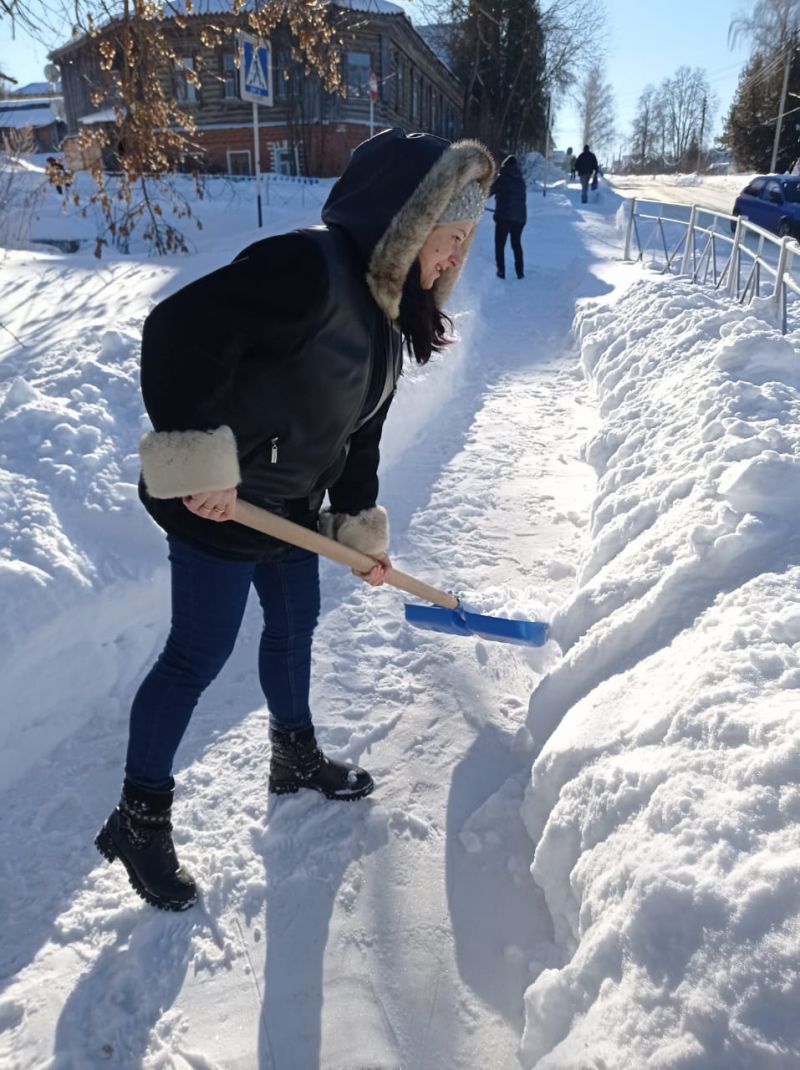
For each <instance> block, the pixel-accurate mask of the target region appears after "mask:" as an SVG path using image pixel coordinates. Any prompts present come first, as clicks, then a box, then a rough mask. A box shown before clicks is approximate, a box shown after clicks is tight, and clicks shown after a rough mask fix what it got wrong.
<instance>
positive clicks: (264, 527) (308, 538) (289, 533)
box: [234, 498, 458, 609]
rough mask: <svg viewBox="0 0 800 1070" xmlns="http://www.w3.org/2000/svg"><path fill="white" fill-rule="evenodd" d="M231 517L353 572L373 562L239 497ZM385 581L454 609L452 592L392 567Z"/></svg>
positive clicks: (434, 602) (338, 543) (363, 569)
mask: <svg viewBox="0 0 800 1070" xmlns="http://www.w3.org/2000/svg"><path fill="white" fill-rule="evenodd" d="M234 518H235V520H236V522H237V523H239V524H244V526H245V527H247V528H254V529H255V530H256V531H261V532H263V533H264V534H265V535H272V537H273V538H275V539H280V540H281V541H282V542H288V543H290V544H291V545H292V546H299V547H300V549H301V550H310V551H311V552H312V553H314V554H319V555H320V557H327V558H330V560H331V561H338V562H339V564H340V565H348V566H349V567H350V568H354V569H355V570H356V571H357V572H369V570H370V569H371V568H372V567H373V565H374V564H375V563H376V561H375V558H374V557H370V556H369V554H362V553H361V552H360V551H359V550H353V549H351V548H350V547H349V546H345V545H344V544H343V543H341V542H336V541H335V540H334V539H329V538H327V537H326V536H325V535H320V534H319V532H317V531H309V529H308V528H304V527H301V526H300V524H294V523H293V522H292V521H291V520H286V519H285V518H284V517H282V516H275V514H274V513H269V512H267V510H266V509H261V508H259V506H257V505H252V504H251V503H250V502H243V501H242V500H241V498H238V499H237V501H236V509H235V512H234ZM386 582H387V583H390V584H391V585H392V587H397V588H398V589H399V590H401V591H405V592H406V594H413V595H416V597H417V598H424V599H425V600H426V601H427V602H433V604H434V605H436V606H442V607H443V608H444V609H457V608H458V599H457V598H456V597H455V595H452V594H449V593H448V592H447V591H440V590H438V589H437V588H436V587H430V586H429V585H428V584H427V583H423V582H422V581H421V580H417V579H415V578H414V577H413V576H408V575H406V573H405V572H400V571H399V570H398V569H396V568H388V569H387V570H386Z"/></svg>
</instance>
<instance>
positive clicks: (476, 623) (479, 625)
mask: <svg viewBox="0 0 800 1070" xmlns="http://www.w3.org/2000/svg"><path fill="white" fill-rule="evenodd" d="M406 620H407V621H408V623H409V624H413V625H414V626H415V627H417V628H427V629H428V630H429V631H432V632H444V633H446V634H448V635H479V636H481V637H482V638H483V639H491V640H492V641H493V642H497V643H520V644H523V645H525V646H544V644H545V643H546V642H547V636H548V633H549V631H550V625H549V624H545V623H544V622H543V621H536V620H510V619H509V618H508V617H488V616H486V615H485V614H483V613H472V612H470V611H469V610H465V609H463V608H461V607H459V608H458V609H442V608H441V607H440V606H417V605H409V604H408V603H406Z"/></svg>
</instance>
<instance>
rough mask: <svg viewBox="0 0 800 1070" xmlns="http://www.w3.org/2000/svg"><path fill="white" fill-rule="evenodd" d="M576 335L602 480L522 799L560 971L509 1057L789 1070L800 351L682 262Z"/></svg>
mask: <svg viewBox="0 0 800 1070" xmlns="http://www.w3.org/2000/svg"><path fill="white" fill-rule="evenodd" d="M576 330H577V333H578V336H579V338H580V341H581V346H582V359H583V365H584V369H585V372H586V374H587V376H588V377H589V378H590V379H591V380H592V382H593V383H594V385H595V387H596V390H597V396H598V403H599V407H600V413H601V417H602V426H601V430H600V432H599V433H598V434H597V435H596V436H595V438H594V439H593V440H592V441H591V442H590V443H589V445H588V447H587V451H586V452H587V459H588V460H589V461H590V462H591V463H592V464H593V466H594V467H595V468H596V470H597V473H598V477H599V481H598V489H597V497H596V500H595V503H594V508H593V515H592V524H591V534H590V540H589V543H588V546H587V549H586V555H585V560H584V562H583V567H582V570H581V572H580V574H579V577H578V585H577V590H576V593H575V596H574V598H573V599H572V600H571V602H569V603H568V604H567V605H566V606H565V607H564V608H563V610H562V612H561V613H560V614H559V616H558V618H557V619H556V621H555V624H554V627H555V633H556V636H557V638H558V639H559V641H560V643H561V645H562V648H563V649H564V652H565V657H564V660H563V661H562V662H561V663H560V664H559V666H558V667H557V668H556V669H555V670H554V671H553V672H552V673H551V674H550V675H549V676H548V677H547V678H546V679H545V680H544V681H542V683H541V684H540V686H539V687H538V688H537V690H536V691H535V692H534V694H533V695H532V698H531V704H530V714H529V729H530V731H531V733H532V735H533V737H534V739H535V740H536V741H537V743H539V744H540V745H541V744H544V746H543V749H542V750H541V752H540V754H539V757H538V759H537V761H536V763H535V765H534V769H533V777H532V785H531V788H530V789H529V790H528V793H527V797H526V800H525V803H524V805H523V815H524V817H525V820H526V824H527V827H528V829H529V831H530V833H531V835H532V837H533V839H534V841H535V842H536V844H537V847H536V853H535V859H534V865H533V869H532V871H533V874H534V878H535V880H536V881H537V883H538V884H540V885H541V887H542V888H543V889H544V891H545V894H546V897H547V901H548V904H549V907H550V910H551V912H552V914H553V918H554V921H555V926H556V937H557V940H558V941H559V943H560V945H561V947H562V949H563V953H564V965H563V966H562V967H561V968H560V969H550V970H546V971H544V972H543V973H541V974H540V975H539V976H538V977H537V978H536V980H535V982H534V983H533V984H532V985H531V986H530V988H529V989H528V991H527V993H526V998H525V1002H526V1029H525V1035H524V1038H523V1045H522V1061H523V1063H524V1065H525V1066H526V1067H534V1066H535V1067H537V1070H554V1068H556V1067H558V1068H567V1067H569V1068H572V1070H577V1068H579V1067H580V1068H583V1067H603V1068H605V1070H613V1068H617V1067H620V1068H621V1067H630V1066H636V1067H639V1066H648V1067H650V1068H655V1067H658V1068H664V1070H666V1068H669V1070H677V1068H678V1067H680V1068H682V1070H683V1068H689V1067H692V1068H696V1070H734V1068H737V1067H739V1068H742V1070H745V1068H746V1070H757V1068H760V1067H770V1068H773V1067H782V1068H787V1070H788V1068H790V1067H792V1068H796V1067H797V1066H798V1065H800V1024H798V1022H800V1019H798V1017H797V1015H796V1013H795V1009H796V1006H797V1003H798V997H799V996H800V982H799V981H798V972H797V964H798V961H800V929H799V928H798V901H799V900H798V890H800V846H799V842H800V838H799V837H798V834H797V822H798V820H799V819H800V786H799V785H798V781H800V694H798V692H799V691H800V567H799V564H800V541H799V540H798V535H797V530H798V520H800V355H798V352H797V349H796V347H795V345H793V344H792V340H787V339H785V338H782V337H781V336H780V335H779V334H777V333H776V332H775V331H774V330H773V329H772V328H771V327H769V326H767V325H766V324H765V323H764V322H763V321H760V320H758V319H756V318H755V317H754V316H752V315H751V314H750V313H748V311H747V310H743V309H741V308H739V307H737V306H732V305H730V304H729V303H728V302H727V301H725V300H722V299H717V298H715V297H713V296H709V293H708V291H701V290H699V289H697V288H693V287H691V286H690V285H689V284H688V283H681V282H676V281H675V280H663V281H657V282H641V283H639V284H638V285H636V286H634V287H632V288H631V290H629V291H628V292H627V293H626V294H625V295H624V296H623V297H621V298H620V300H619V302H618V303H617V304H615V305H614V306H613V308H602V307H598V306H593V307H588V308H586V309H584V310H583V311H582V312H581V313H579V315H578V316H577V319H576ZM794 341H796V339H795V340H794ZM551 733H552V734H551ZM548 737H549V738H548Z"/></svg>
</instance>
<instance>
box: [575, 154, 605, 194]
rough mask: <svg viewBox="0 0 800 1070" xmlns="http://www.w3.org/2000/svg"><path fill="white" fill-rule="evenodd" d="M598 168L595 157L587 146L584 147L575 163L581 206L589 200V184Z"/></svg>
mask: <svg viewBox="0 0 800 1070" xmlns="http://www.w3.org/2000/svg"><path fill="white" fill-rule="evenodd" d="M599 168H600V165H599V164H598V162H597V157H596V156H595V154H594V153H593V152H592V151H591V149H590V148H589V146H588V145H584V146H583V152H582V153H581V154H580V156H579V157H578V158H577V160H576V161H575V170H576V171H577V172H578V178H579V179H580V180H581V204H586V202H587V201H588V200H589V182H590V181H591V180H592V176H593V175H594V176H596V175H597V172H598V170H599Z"/></svg>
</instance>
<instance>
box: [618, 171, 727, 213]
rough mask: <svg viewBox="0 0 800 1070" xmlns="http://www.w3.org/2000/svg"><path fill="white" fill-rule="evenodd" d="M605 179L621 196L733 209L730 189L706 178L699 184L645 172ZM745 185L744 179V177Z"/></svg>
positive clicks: (713, 210) (714, 208)
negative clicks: (661, 178) (681, 183)
mask: <svg viewBox="0 0 800 1070" xmlns="http://www.w3.org/2000/svg"><path fill="white" fill-rule="evenodd" d="M606 181H607V182H608V184H609V186H611V188H612V189H613V190H615V191H616V192H617V193H619V194H620V196H621V197H641V198H645V199H647V200H654V201H662V202H664V203H665V204H699V205H701V206H702V207H703V208H709V209H711V211H712V212H725V213H726V214H727V213H729V212H730V210H731V208H732V207H733V202H734V200H735V198H736V194H735V193H731V191H730V189H714V187H713V186H710V185H709V184H708V183H706V182H704V183H702V184H701V185H697V186H678V185H673V184H672V183H670V182H663V181H659V178H658V176H656V177H654V178H651V177H649V176H642V175H608V176H606ZM742 185H743V186H744V185H745V180H744V179H743V180H742Z"/></svg>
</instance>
